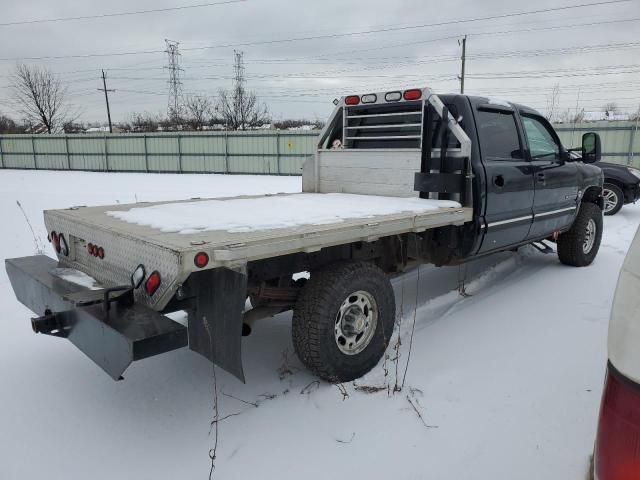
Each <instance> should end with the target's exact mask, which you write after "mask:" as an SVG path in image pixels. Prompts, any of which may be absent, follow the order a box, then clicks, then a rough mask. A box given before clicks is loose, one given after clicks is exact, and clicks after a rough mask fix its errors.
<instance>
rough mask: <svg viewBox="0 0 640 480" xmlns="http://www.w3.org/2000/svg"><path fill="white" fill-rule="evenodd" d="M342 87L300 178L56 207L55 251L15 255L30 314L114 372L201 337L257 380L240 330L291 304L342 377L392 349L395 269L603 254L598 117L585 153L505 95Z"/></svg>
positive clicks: (328, 365)
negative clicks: (253, 191)
mask: <svg viewBox="0 0 640 480" xmlns="http://www.w3.org/2000/svg"><path fill="white" fill-rule="evenodd" d="M335 103H336V108H335V110H334V112H333V114H332V115H331V117H330V119H329V121H328V122H327V125H326V127H325V128H324V130H323V131H322V132H321V134H320V136H319V138H318V149H317V153H316V155H315V157H314V158H313V159H311V160H309V161H308V162H306V163H305V165H304V167H303V192H302V193H299V194H280V195H267V196H256V197H234V198H217V199H190V200H181V201H175V202H157V203H137V204H134V205H115V206H107V207H72V208H69V209H65V210H51V211H45V212H44V219H45V225H46V228H47V231H48V232H49V238H50V241H51V242H52V245H53V247H54V249H55V251H56V252H57V259H56V260H54V259H51V258H49V257H46V256H32V257H24V258H14V259H8V260H6V269H7V273H8V276H9V279H10V280H11V284H12V286H13V289H14V291H15V294H16V296H17V298H18V300H20V301H21V302H22V303H24V304H25V305H26V306H27V307H29V308H30V309H31V310H32V311H33V312H35V313H36V314H37V315H38V317H36V318H34V319H32V321H31V323H32V328H33V330H34V331H35V332H39V333H44V334H49V335H54V336H58V337H63V338H67V339H68V340H70V341H71V342H72V343H73V344H74V345H76V346H77V347H78V348H79V349H80V350H82V351H83V352H84V353H85V354H86V355H87V356H88V357H90V358H91V359H92V360H93V361H94V362H95V363H97V364H98V365H99V366H100V367H102V369H104V370H105V371H106V372H107V373H108V374H109V375H111V376H112V377H113V378H114V379H120V378H121V376H122V374H123V373H124V371H125V370H126V368H127V367H128V366H129V365H130V364H131V363H132V362H133V361H136V360H139V359H143V358H147V357H150V356H153V355H156V354H160V353H164V352H167V351H170V350H174V349H177V348H181V347H185V346H188V347H189V348H190V349H191V350H194V351H196V352H198V353H200V354H202V355H204V356H205V357H207V358H208V359H210V360H211V361H213V362H214V363H215V364H217V365H219V366H220V367H222V368H223V369H225V370H227V371H228V372H230V373H232V374H233V375H235V376H237V377H238V378H240V379H241V380H243V381H244V371H243V368H242V359H241V339H242V335H243V334H248V333H249V332H250V330H251V328H252V326H253V324H254V322H255V320H257V319H261V318H269V317H272V316H274V315H275V314H277V313H280V312H283V311H287V310H293V320H292V333H293V343H294V346H295V350H296V353H297V354H298V356H299V357H300V359H301V361H302V362H303V363H304V364H305V365H306V366H307V367H308V368H309V369H310V370H311V371H313V372H314V373H315V374H316V375H318V376H319V377H321V378H322V379H325V380H327V381H331V382H343V381H349V380H352V379H355V378H358V377H360V376H362V375H364V374H365V373H366V372H367V371H369V370H370V369H371V368H373V367H374V366H375V365H376V363H377V362H378V361H379V360H380V358H381V357H382V356H383V355H384V352H385V349H386V347H387V345H388V343H389V339H390V337H391V335H392V333H393V329H394V325H395V320H396V306H395V298H394V294H393V290H392V288H391V283H390V280H389V276H390V275H393V274H397V273H399V272H402V271H403V270H405V269H406V268H407V267H409V266H411V265H415V264H420V263H432V264H435V265H438V266H441V265H455V264H463V263H464V262H467V261H469V260H471V259H473V258H476V257H478V256H482V255H488V254H491V253H494V252H497V251H502V250H513V249H516V248H518V247H520V246H522V245H527V244H533V245H534V246H536V247H537V248H538V249H539V250H541V251H543V252H545V253H548V252H551V251H553V250H552V248H551V247H550V245H549V243H556V244H557V253H558V256H559V259H560V261H561V262H562V263H564V264H567V265H573V266H586V265H589V264H590V263H591V262H592V261H593V259H594V258H595V256H596V254H597V252H598V249H599V245H600V239H601V236H602V209H603V200H602V172H601V171H600V169H598V168H597V167H594V166H592V165H588V163H593V162H595V161H597V160H599V158H600V139H599V137H598V135H597V134H595V133H586V134H585V135H584V136H583V140H582V148H581V149H580V150H581V158H580V160H574V159H572V158H571V157H570V155H569V152H568V151H567V150H566V149H565V148H564V147H563V146H562V144H561V143H560V141H559V139H558V136H557V135H556V133H555V132H554V130H553V128H552V127H551V125H550V124H549V123H548V122H547V121H546V120H545V119H544V117H542V116H541V115H540V114H539V113H538V112H536V111H535V110H532V109H530V108H528V107H525V106H522V105H517V104H513V103H510V102H505V101H501V100H495V99H491V98H486V97H471V96H465V95H436V94H435V93H433V92H432V91H431V90H429V89H428V88H423V89H410V90H404V91H402V90H397V91H389V92H380V93H373V94H365V95H349V96H346V97H343V98H341V99H340V100H336V102H335ZM70 272H71V273H70ZM300 272H308V273H309V275H307V277H308V279H307V278H305V276H301V275H296V274H299V273H300ZM87 276H89V277H91V279H93V281H95V282H96V284H97V286H96V285H93V286H92V285H91V283H92V282H87V281H86V277H87ZM78 279H84V280H78ZM175 311H186V312H187V314H188V315H187V325H186V326H185V325H183V324H181V323H178V322H176V321H174V320H172V319H171V318H170V317H169V316H167V314H169V313H171V312H175Z"/></svg>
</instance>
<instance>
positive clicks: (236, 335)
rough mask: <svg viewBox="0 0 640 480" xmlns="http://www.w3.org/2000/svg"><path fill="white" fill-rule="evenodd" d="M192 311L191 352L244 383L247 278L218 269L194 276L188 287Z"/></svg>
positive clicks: (190, 317)
mask: <svg viewBox="0 0 640 480" xmlns="http://www.w3.org/2000/svg"><path fill="white" fill-rule="evenodd" d="M185 288H186V290H187V291H188V295H189V296H191V297H193V300H192V308H190V309H189V312H188V313H189V326H188V330H189V348H190V349H191V350H193V351H194V352H198V353H199V354H200V355H203V356H205V357H206V358H208V359H209V360H211V361H212V362H213V363H215V364H216V365H218V366H219V367H221V368H223V369H224V370H226V371H227V372H229V373H231V374H232V375H235V376H236V377H237V378H238V379H240V380H241V381H243V382H244V371H243V369H242V312H243V310H244V305H245V301H246V298H247V276H246V275H245V274H243V273H239V272H236V271H234V270H229V269H228V268H216V269H213V270H205V271H202V272H195V273H192V274H191V276H190V277H189V280H188V281H187V283H186V285H185Z"/></svg>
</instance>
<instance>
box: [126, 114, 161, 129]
mask: <svg viewBox="0 0 640 480" xmlns="http://www.w3.org/2000/svg"><path fill="white" fill-rule="evenodd" d="M163 121H164V120H163V119H162V118H161V117H160V116H159V115H158V116H156V115H153V114H151V113H148V112H144V113H134V114H132V115H131V122H130V125H128V126H127V130H130V131H132V132H157V131H158V127H159V126H160V124H161V123H162V122H163Z"/></svg>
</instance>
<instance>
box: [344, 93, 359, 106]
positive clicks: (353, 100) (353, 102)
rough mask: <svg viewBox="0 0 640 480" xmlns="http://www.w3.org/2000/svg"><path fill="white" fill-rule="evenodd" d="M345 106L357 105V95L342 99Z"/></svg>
mask: <svg viewBox="0 0 640 480" xmlns="http://www.w3.org/2000/svg"><path fill="white" fill-rule="evenodd" d="M344 103H345V104H346V105H358V104H359V103H360V97H359V96H358V95H349V96H348V97H346V98H345V99H344Z"/></svg>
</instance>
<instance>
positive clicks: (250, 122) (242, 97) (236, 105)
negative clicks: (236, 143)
mask: <svg viewBox="0 0 640 480" xmlns="http://www.w3.org/2000/svg"><path fill="white" fill-rule="evenodd" d="M216 112H218V114H219V115H220V116H221V117H222V120H223V121H224V124H225V126H226V127H227V128H228V129H230V130H246V129H247V128H255V127H260V126H262V125H264V124H265V123H269V110H268V109H267V106H266V105H264V104H259V103H258V99H257V97H256V95H255V93H253V92H248V91H246V90H245V89H244V88H243V87H242V86H241V85H240V86H236V87H235V88H234V89H233V90H232V91H229V90H224V89H222V90H220V93H219V94H218V103H217V105H216Z"/></svg>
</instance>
